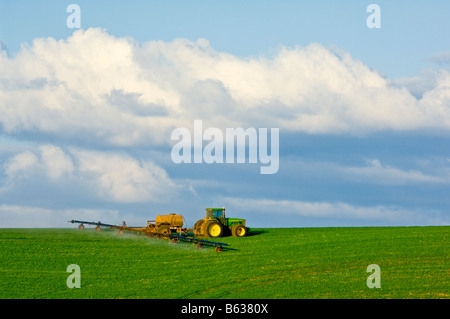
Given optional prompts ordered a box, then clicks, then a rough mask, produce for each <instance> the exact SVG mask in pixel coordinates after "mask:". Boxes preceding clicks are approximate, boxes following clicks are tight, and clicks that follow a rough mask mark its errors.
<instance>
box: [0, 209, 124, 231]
mask: <svg viewBox="0 0 450 319" xmlns="http://www.w3.org/2000/svg"><path fill="white" fill-rule="evenodd" d="M121 217H123V216H120V215H119V213H118V212H117V211H115V210H105V209H47V208H41V207H33V206H21V205H5V204H2V205H0V227H1V228H4V227H24V228H27V227H32V228H41V227H44V228H45V227H71V224H69V223H68V221H70V220H72V219H77V220H86V221H93V222H97V221H104V222H106V223H120V222H121V221H122V220H121V219H120V218H121Z"/></svg>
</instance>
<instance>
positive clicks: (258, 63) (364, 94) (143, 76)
mask: <svg viewBox="0 0 450 319" xmlns="http://www.w3.org/2000/svg"><path fill="white" fill-rule="evenodd" d="M449 79H450V73H449V72H448V71H445V70H442V71H441V72H440V73H439V75H436V77H435V82H434V83H435V85H433V86H432V87H429V88H427V90H426V92H423V96H422V98H421V99H418V98H416V97H415V96H414V95H413V94H411V92H410V90H408V89H407V88H406V87H403V86H399V85H392V84H391V82H390V81H388V80H387V79H385V78H383V77H382V76H381V75H380V74H379V73H378V72H376V71H375V70H371V69H370V68H368V67H367V66H366V65H365V64H364V63H362V62H361V61H358V60H356V59H354V58H352V57H351V56H350V54H348V53H346V52H340V51H338V50H331V49H327V48H325V47H323V46H322V45H320V44H311V45H308V46H307V47H293V48H282V49H281V50H280V51H279V52H278V53H277V54H276V55H274V56H273V57H264V56H256V57H247V58H241V57H237V56H234V55H232V54H228V53H226V52H219V51H217V50H215V49H214V48H212V47H211V46H210V44H209V42H208V41H207V40H204V39H200V40H198V41H196V42H193V41H189V40H186V39H177V40H174V41H172V42H163V41H150V42H145V43H137V42H136V41H135V40H133V39H132V38H117V37H115V36H112V35H110V34H108V33H107V32H106V31H105V30H102V29H87V30H78V31H76V32H74V33H73V35H72V36H70V37H68V38H67V39H65V40H59V41H57V40H55V39H52V38H41V39H35V40H34V41H33V43H32V44H30V45H28V46H23V48H22V49H21V51H20V52H19V53H18V54H17V55H16V56H15V57H13V58H9V57H8V56H6V55H1V56H0V124H1V127H2V128H3V131H4V132H6V133H9V134H15V133H21V132H45V133H48V134H50V135H54V136H58V137H59V138H61V137H62V138H69V139H70V138H77V139H80V138H81V139H84V141H86V142H97V143H106V144H107V145H114V146H137V145H144V146H145V145H147V146H148V145H166V144H168V143H170V132H171V131H172V130H173V129H174V128H175V127H189V126H192V122H193V120H194V119H197V118H200V119H203V120H205V121H206V120H207V121H208V123H206V124H207V125H210V126H215V127H221V128H224V127H238V126H244V127H250V126H251V127H258V126H259V127H279V128H282V129H284V130H290V131H299V132H308V133H357V134H358V133H360V132H371V131H379V130H414V129H423V128H425V129H427V128H432V129H435V128H438V129H445V130H448V129H449V128H450V110H449V105H450V88H449Z"/></svg>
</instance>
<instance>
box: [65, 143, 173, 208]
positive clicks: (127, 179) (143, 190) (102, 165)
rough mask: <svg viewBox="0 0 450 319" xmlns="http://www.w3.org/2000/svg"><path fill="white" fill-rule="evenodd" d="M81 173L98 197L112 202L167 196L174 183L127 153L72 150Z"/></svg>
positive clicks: (156, 168) (156, 199)
mask: <svg viewBox="0 0 450 319" xmlns="http://www.w3.org/2000/svg"><path fill="white" fill-rule="evenodd" d="M73 153H74V154H75V157H76V158H77V161H78V163H79V166H78V171H79V172H80V175H81V176H84V177H85V178H87V177H89V180H90V181H91V182H92V183H94V184H95V186H96V189H97V190H98V194H99V196H101V197H102V198H105V199H107V200H113V201H116V202H147V201H160V200H162V199H167V198H169V197H170V196H171V193H172V192H174V191H176V190H177V187H178V186H177V185H176V184H175V183H174V182H173V181H172V180H171V179H170V178H169V176H168V175H167V172H166V171H165V170H164V169H162V168H161V167H159V166H157V165H155V164H153V163H151V162H140V161H138V160H136V159H134V158H132V157H130V156H128V155H123V154H111V153H101V152H95V151H79V150H76V151H73Z"/></svg>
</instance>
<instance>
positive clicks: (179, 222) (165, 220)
mask: <svg viewBox="0 0 450 319" xmlns="http://www.w3.org/2000/svg"><path fill="white" fill-rule="evenodd" d="M155 222H156V226H159V225H161V224H167V225H170V226H171V227H183V215H177V214H170V215H158V216H156V221H155Z"/></svg>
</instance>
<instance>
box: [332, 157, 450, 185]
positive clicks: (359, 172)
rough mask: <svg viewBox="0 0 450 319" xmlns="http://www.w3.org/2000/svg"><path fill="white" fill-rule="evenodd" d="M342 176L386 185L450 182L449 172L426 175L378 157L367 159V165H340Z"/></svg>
mask: <svg viewBox="0 0 450 319" xmlns="http://www.w3.org/2000/svg"><path fill="white" fill-rule="evenodd" d="M338 171H340V173H341V174H342V176H347V177H348V178H350V179H356V180H359V181H362V182H365V183H367V182H369V183H376V184H384V185H406V184H409V185H411V184H420V183H438V184H441V183H450V175H449V172H448V171H446V172H445V174H442V175H440V176H433V175H426V174H424V173H422V172H421V171H418V170H402V169H399V168H396V167H392V166H390V165H386V164H382V163H381V162H380V161H379V160H378V159H372V160H369V161H367V165H366V166H360V167H356V166H354V167H339V168H338Z"/></svg>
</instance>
